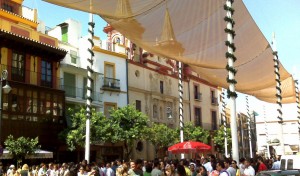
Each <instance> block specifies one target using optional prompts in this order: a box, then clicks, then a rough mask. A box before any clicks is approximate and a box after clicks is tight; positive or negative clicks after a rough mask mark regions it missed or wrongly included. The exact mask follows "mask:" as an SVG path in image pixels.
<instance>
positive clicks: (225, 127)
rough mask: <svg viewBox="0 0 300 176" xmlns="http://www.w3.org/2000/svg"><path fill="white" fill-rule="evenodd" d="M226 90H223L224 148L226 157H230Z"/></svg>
mask: <svg viewBox="0 0 300 176" xmlns="http://www.w3.org/2000/svg"><path fill="white" fill-rule="evenodd" d="M224 92H225V90H224V89H222V94H221V101H222V114H221V115H222V118H223V125H224V148H225V157H228V147H227V146H228V144H227V118H226V112H225V108H226V103H225V101H224V96H225V93H224Z"/></svg>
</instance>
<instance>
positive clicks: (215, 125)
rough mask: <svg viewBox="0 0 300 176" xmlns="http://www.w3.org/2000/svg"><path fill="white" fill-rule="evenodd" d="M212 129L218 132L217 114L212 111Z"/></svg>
mask: <svg viewBox="0 0 300 176" xmlns="http://www.w3.org/2000/svg"><path fill="white" fill-rule="evenodd" d="M211 129H212V130H217V112H216V111H211Z"/></svg>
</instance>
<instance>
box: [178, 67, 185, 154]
mask: <svg viewBox="0 0 300 176" xmlns="http://www.w3.org/2000/svg"><path fill="white" fill-rule="evenodd" d="M178 77H179V79H178V91H179V127H180V142H183V128H184V123H183V98H182V96H183V86H182V63H181V62H178ZM183 158H184V154H181V159H183Z"/></svg>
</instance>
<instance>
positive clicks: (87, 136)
mask: <svg viewBox="0 0 300 176" xmlns="http://www.w3.org/2000/svg"><path fill="white" fill-rule="evenodd" d="M89 21H90V22H89V23H88V24H89V30H88V32H89V39H88V40H89V48H88V52H89V53H90V58H88V59H87V61H88V66H87V91H86V95H87V99H86V129H85V157H84V158H85V159H86V160H87V161H88V163H89V162H90V124H91V122H90V118H91V115H92V112H91V104H92V101H93V99H92V82H93V78H92V75H93V73H94V71H93V61H94V52H93V47H94V42H93V38H94V27H95V23H94V19H93V14H91V13H90V16H89Z"/></svg>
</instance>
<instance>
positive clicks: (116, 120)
mask: <svg viewBox="0 0 300 176" xmlns="http://www.w3.org/2000/svg"><path fill="white" fill-rule="evenodd" d="M110 113H111V114H110V116H111V118H110V119H109V120H110V124H111V130H112V131H111V132H112V133H113V135H112V136H113V138H112V139H111V141H112V142H124V148H125V159H129V156H130V155H131V153H132V149H133V143H134V141H135V140H143V139H146V133H147V128H148V122H149V119H148V117H147V116H146V115H145V114H143V113H142V112H139V111H137V110H136V109H135V107H134V106H132V105H127V106H125V107H122V108H118V109H113V110H111V112H110Z"/></svg>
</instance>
